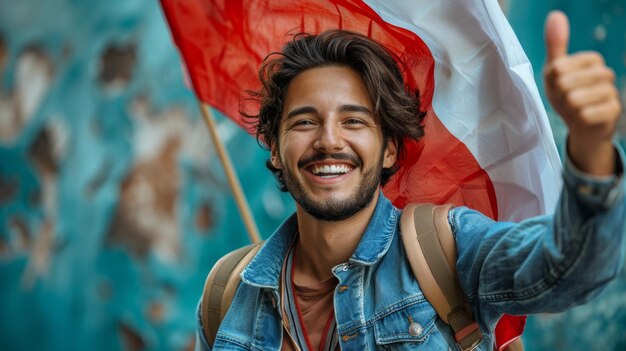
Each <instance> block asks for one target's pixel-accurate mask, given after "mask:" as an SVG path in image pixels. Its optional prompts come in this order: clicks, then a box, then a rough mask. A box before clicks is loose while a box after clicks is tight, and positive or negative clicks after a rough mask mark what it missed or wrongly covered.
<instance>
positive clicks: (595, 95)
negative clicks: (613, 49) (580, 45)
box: [544, 11, 622, 175]
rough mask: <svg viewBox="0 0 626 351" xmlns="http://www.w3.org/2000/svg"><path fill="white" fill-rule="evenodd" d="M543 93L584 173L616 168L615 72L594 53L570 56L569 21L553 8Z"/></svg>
mask: <svg viewBox="0 0 626 351" xmlns="http://www.w3.org/2000/svg"><path fill="white" fill-rule="evenodd" d="M545 42H546V49H547V55H548V57H547V60H546V65H545V67H544V81H545V87H546V94H547V96H548V99H549V100H550V103H551V104H552V107H554V110H555V111H556V112H557V113H558V114H559V115H561V117H562V118H563V120H564V121H565V123H566V124H567V126H568V128H569V137H568V141H567V146H568V152H569V156H570V158H571V160H572V162H574V164H575V165H576V166H577V167H578V168H579V169H581V170H582V171H584V172H586V173H590V174H594V175H609V174H612V173H613V172H614V171H615V170H614V167H615V150H614V149H613V145H612V143H611V139H612V137H613V133H614V132H615V128H616V126H617V121H618V119H619V116H620V113H621V109H622V106H621V103H620V100H619V93H618V90H617V88H616V87H615V73H614V72H613V70H611V69H610V68H609V67H607V66H606V64H605V63H604V58H603V57H602V55H600V54H599V53H597V52H591V51H587V52H579V53H575V54H571V55H568V54H567V47H568V43H569V22H568V19H567V17H566V16H565V14H563V13H562V12H560V11H553V12H551V13H550V14H549V15H548V18H547V19H546V26H545Z"/></svg>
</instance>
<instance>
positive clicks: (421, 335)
mask: <svg viewBox="0 0 626 351" xmlns="http://www.w3.org/2000/svg"><path fill="white" fill-rule="evenodd" d="M435 320H436V313H435V310H434V309H433V308H432V306H431V305H430V304H429V303H428V301H426V300H421V301H418V302H417V303H414V304H410V305H408V306H405V307H402V308H399V309H396V310H393V311H392V312H390V313H388V314H386V315H383V316H382V317H379V318H378V319H377V320H376V321H375V322H374V335H375V338H376V345H377V346H378V348H379V349H392V350H405V349H406V350H415V349H416V348H419V349H425V350H448V344H447V342H446V341H445V339H444V338H443V337H442V335H441V333H440V332H439V331H438V329H437V327H436V324H435ZM437 335H438V337H437Z"/></svg>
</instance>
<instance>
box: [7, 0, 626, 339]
mask: <svg viewBox="0 0 626 351" xmlns="http://www.w3.org/2000/svg"><path fill="white" fill-rule="evenodd" d="M555 7H558V8H561V9H563V10H565V11H566V12H568V13H569V14H570V15H571V17H572V18H571V21H572V25H573V34H572V36H573V38H574V42H573V43H572V48H573V49H583V48H589V49H595V50H600V51H602V52H603V53H604V54H605V55H606V58H607V62H608V63H609V64H610V65H611V66H612V67H613V68H614V69H615V70H616V72H617V73H618V75H619V85H620V87H621V90H622V91H626V89H624V86H625V85H626V75H625V64H624V60H625V57H626V52H625V51H624V47H625V45H624V43H625V42H626V21H625V18H624V16H625V13H624V11H625V10H626V8H625V6H624V4H623V1H618V0H613V1H594V2H591V1H547V2H546V1H538V0H533V1H521V0H517V1H508V2H504V8H505V11H506V12H507V14H508V16H509V18H510V20H511V23H512V26H513V28H514V29H515V31H516V32H517V33H518V36H519V38H520V41H521V42H522V45H523V46H524V48H525V49H526V50H527V53H528V55H529V57H530V59H531V61H532V63H533V65H534V67H535V70H536V71H537V74H539V73H540V67H541V63H542V60H543V55H544V49H543V43H542V39H541V38H542V37H541V36H542V34H541V31H542V25H543V19H544V17H545V14H546V13H547V11H548V10H549V9H552V8H555ZM537 78H538V79H540V77H539V76H538V77H537ZM551 122H552V124H553V127H554V130H555V138H556V140H557V142H558V143H559V144H562V139H563V136H564V129H563V126H562V124H561V123H560V122H558V120H556V119H555V118H553V116H551ZM218 124H219V129H220V134H221V135H222V136H223V137H224V139H225V142H226V146H227V147H228V149H229V150H230V152H231V154H232V157H233V159H234V161H235V162H234V163H235V168H236V169H237V171H238V173H239V175H240V177H241V182H242V184H243V187H244V190H245V192H246V194H247V195H248V197H249V200H250V202H251V206H252V208H253V212H254V214H255V217H256V219H257V221H258V225H259V227H260V230H261V232H262V233H264V235H265V236H267V235H268V234H269V233H271V231H272V229H273V228H274V227H275V226H277V225H278V224H279V223H280V222H281V221H282V220H283V219H284V218H285V217H286V216H287V214H288V213H290V212H291V211H292V210H293V205H292V203H291V200H290V198H289V197H288V196H286V195H284V194H281V193H280V192H278V190H277V188H276V186H275V184H274V180H273V179H272V178H271V175H270V174H269V172H267V171H266V170H265V169H264V167H263V162H264V160H265V158H266V156H267V155H266V153H265V152H264V151H262V150H261V149H260V148H259V147H258V145H257V144H256V141H255V140H254V139H253V138H251V137H249V136H248V135H246V134H244V133H243V132H241V131H240V130H239V129H238V128H237V127H236V126H235V125H234V124H232V123H230V121H229V120H227V119H225V118H223V117H222V116H218ZM621 128H622V129H621V135H622V136H623V135H626V132H625V129H624V124H622V127H621ZM622 143H623V144H626V143H624V141H623V139H622ZM246 242H247V238H246V235H245V231H244V229H243V225H242V224H241V221H240V219H239V216H238V214H237V210H236V208H235V206H234V202H233V200H232V198H231V195H230V192H229V191H228V187H227V185H226V181H225V177H224V175H223V170H222V168H221V166H220V164H219V162H218V161H217V158H216V155H215V154H214V152H213V147H212V146H211V144H210V142H209V137H208V133H207V132H206V129H205V127H204V125H203V122H202V120H201V118H200V116H199V111H198V107H197V104H196V102H195V99H194V96H193V94H192V93H190V92H189V90H188V89H187V88H186V87H185V85H184V83H183V77H182V75H181V69H180V61H179V57H178V54H177V52H176V50H175V49H174V48H173V46H172V43H171V41H170V39H169V33H168V30H167V28H166V26H165V23H164V20H163V16H162V14H161V12H160V8H159V6H158V3H157V2H154V1H139V0H110V1H106V2H105V1H99V2H94V1H87V0H48V1H41V0H40V1H37V0H21V1H9V0H0V349H3V350H35V349H46V350H68V349H70V350H71V349H77V350H83V349H89V350H122V349H123V350H141V349H146V350H187V349H189V348H190V347H191V345H192V343H193V328H194V309H195V306H196V301H197V298H198V295H199V293H200V291H201V289H202V285H203V282H204V277H205V274H206V272H207V271H208V270H209V269H210V267H211V266H212V264H213V262H214V261H215V260H216V259H217V258H218V257H220V256H221V255H222V254H224V253H225V252H227V251H230V250H231V249H233V248H236V247H238V246H240V245H242V244H244V243H246ZM624 291H626V270H625V271H624V272H623V273H622V274H621V275H620V277H619V279H618V280H617V281H615V282H613V283H611V285H610V286H609V288H608V289H607V291H606V292H605V293H604V294H602V295H601V296H600V297H599V298H597V299H596V300H595V301H594V302H593V303H591V304H590V305H587V306H584V307H579V308H577V309H574V310H572V311H570V312H567V313H565V314H559V315H550V316H543V315H542V316H537V317H532V318H531V319H530V320H529V323H528V324H529V325H528V330H527V332H526V334H525V339H526V344H527V349H528V350H543V349H562V350H588V349H606V350H623V349H626V333H625V332H624V331H623V330H624V329H626V294H624ZM592 335H599V336H600V337H596V338H594V339H592Z"/></svg>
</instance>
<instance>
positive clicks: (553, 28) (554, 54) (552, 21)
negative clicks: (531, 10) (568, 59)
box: [545, 11, 569, 62]
mask: <svg viewBox="0 0 626 351" xmlns="http://www.w3.org/2000/svg"><path fill="white" fill-rule="evenodd" d="M545 40H546V51H547V54H548V62H550V61H552V60H554V59H556V58H558V57H561V56H565V55H567V46H568V44H569V21H568V19H567V16H566V15H565V14H564V13H563V12H561V11H552V12H550V13H549V14H548V18H547V19H546V27H545Z"/></svg>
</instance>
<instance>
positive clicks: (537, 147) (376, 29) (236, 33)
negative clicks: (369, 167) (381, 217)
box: [161, 0, 561, 346]
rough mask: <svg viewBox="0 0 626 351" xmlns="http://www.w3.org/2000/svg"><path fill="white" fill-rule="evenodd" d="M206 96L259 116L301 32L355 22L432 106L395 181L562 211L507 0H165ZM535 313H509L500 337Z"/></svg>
mask: <svg viewBox="0 0 626 351" xmlns="http://www.w3.org/2000/svg"><path fill="white" fill-rule="evenodd" d="M161 5H162V7H163V10H164V12H165V15H166V17H167V20H168V22H169V25H170V28H171V32H172V35H173V38H174V41H175V42H176V45H177V46H178V48H179V50H180V51H181V53H182V56H183V59H184V61H185V65H186V67H187V70H188V73H189V75H190V78H191V81H192V84H193V87H194V90H195V92H196V94H197V96H198V98H199V99H200V100H202V101H203V102H206V103H208V104H209V105H211V106H213V107H214V108H216V109H218V110H220V111H221V112H222V113H224V114H225V115H226V116H228V117H229V118H231V119H232V120H233V121H235V122H236V123H238V124H239V125H240V126H241V127H242V128H247V126H246V124H245V123H244V122H243V120H242V118H241V116H240V115H239V109H240V106H239V101H240V100H241V98H242V97H245V96H244V95H242V94H243V92H244V91H245V90H246V89H257V88H259V87H260V82H259V80H258V76H257V72H258V68H259V64H260V62H261V61H262V60H263V58H264V57H265V56H266V55H267V54H269V53H271V52H275V51H280V49H281V47H282V46H283V44H284V43H285V42H286V41H288V40H289V39H290V34H296V33H300V32H307V33H312V34H314V33H319V32H322V31H324V30H327V29H334V28H340V29H347V30H351V31H355V32H359V33H363V34H365V35H367V36H369V37H371V38H372V39H374V40H376V41H378V42H380V43H381V44H383V45H385V46H386V47H387V48H388V49H389V50H391V51H392V52H394V53H395V54H396V55H397V56H398V57H400V59H401V60H402V61H403V63H404V65H405V66H406V67H407V71H406V72H404V73H405V79H406V81H407V84H408V85H409V86H410V87H411V88H413V89H418V90H419V91H420V94H421V102H422V108H423V109H425V110H426V111H427V116H426V119H425V133H426V134H425V136H424V138H422V140H421V141H420V142H417V143H416V142H410V143H409V145H407V153H406V157H405V158H404V159H402V160H400V164H401V168H400V170H399V171H398V173H397V174H396V175H394V176H393V177H392V179H391V180H390V182H389V183H388V184H387V185H386V186H385V189H384V192H385V195H386V196H387V197H389V198H390V199H391V200H392V201H393V203H394V204H395V205H396V206H398V207H403V206H404V205H406V204H407V203H409V202H433V203H438V204H441V203H454V204H456V205H466V206H469V207H471V208H474V209H476V210H479V211H481V212H483V213H484V214H486V215H488V216H490V217H492V218H494V219H498V220H512V221H518V220H521V219H524V218H527V217H530V216H534V215H539V214H544V213H548V212H551V211H552V210H553V209H554V208H555V205H556V202H557V199H558V189H560V185H561V177H560V170H561V168H560V167H561V162H560V160H559V156H558V153H557V150H556V146H555V144H554V141H553V138H552V133H551V130H550V126H549V124H548V119H547V116H546V112H545V110H544V107H543V105H542V102H541V98H540V96H539V93H538V91H537V87H536V85H535V82H534V78H533V74H532V68H531V66H530V63H529V61H528V59H527V57H526V55H525V54H524V52H523V50H522V48H521V46H520V44H519V42H518V40H517V38H516V37H515V34H514V33H513V30H512V29H511V27H510V25H509V23H508V21H507V20H506V18H505V16H504V14H503V13H502V11H501V9H500V7H499V4H498V2H497V1H496V0H438V1H432V0H411V1H407V0H367V1H360V0H161ZM523 324H524V319H523V317H522V318H521V319H520V318H515V317H509V316H505V318H503V320H501V323H500V324H499V326H498V328H497V330H496V339H497V344H498V345H499V346H503V345H504V344H506V343H507V342H508V340H510V339H512V338H515V337H516V336H518V335H519V333H521V329H522V328H523Z"/></svg>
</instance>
